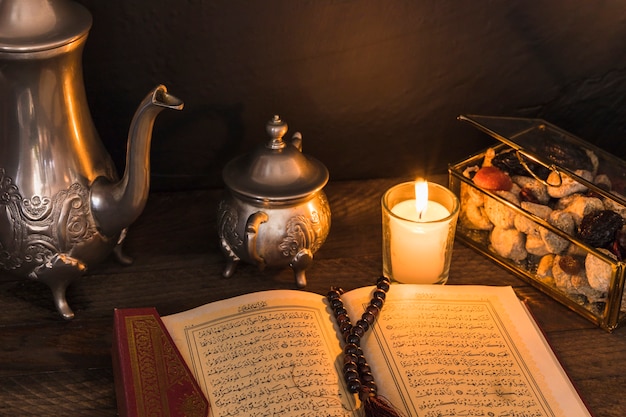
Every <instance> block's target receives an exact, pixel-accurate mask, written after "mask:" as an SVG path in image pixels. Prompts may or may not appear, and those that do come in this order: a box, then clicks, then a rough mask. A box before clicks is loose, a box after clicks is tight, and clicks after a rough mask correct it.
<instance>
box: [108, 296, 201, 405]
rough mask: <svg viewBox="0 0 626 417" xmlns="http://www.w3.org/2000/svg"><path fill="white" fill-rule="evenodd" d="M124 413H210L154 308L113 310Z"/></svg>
mask: <svg viewBox="0 0 626 417" xmlns="http://www.w3.org/2000/svg"><path fill="white" fill-rule="evenodd" d="M112 360H113V371H114V377H115V390H116V396H117V405H118V411H119V415H120V416H121V417H153V416H163V417H206V416H207V415H208V414H209V403H208V401H207V400H206V397H205V396H204V394H203V393H202V391H201V390H200V387H199V386H198V384H197V382H196V380H195V379H194V377H193V375H192V374H191V371H190V370H189V368H188V367H187V364H185V361H184V360H183V358H182V356H181V355H180V352H179V351H178V349H177V348H176V345H174V342H173V341H172V338H171V337H170V335H169V333H168V332H167V330H166V328H165V326H164V325H163V322H162V321H161V317H160V316H159V313H158V312H157V311H156V309H155V308H127V309H115V311H114V326H113V348H112Z"/></svg>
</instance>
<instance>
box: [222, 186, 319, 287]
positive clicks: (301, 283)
mask: <svg viewBox="0 0 626 417" xmlns="http://www.w3.org/2000/svg"><path fill="white" fill-rule="evenodd" d="M330 225H331V214H330V206H329V204H328V200H327V198H326V195H325V194H324V192H323V191H318V192H317V193H315V195H313V196H312V198H310V199H309V200H308V201H307V202H306V204H295V205H290V206H287V207H284V206H281V207H277V208H269V207H263V206H262V205H256V204H252V203H250V202H247V203H246V202H242V201H238V200H237V199H236V198H234V197H233V196H232V195H230V196H227V197H225V199H224V200H222V201H221V202H220V205H219V208H218V235H219V238H220V246H221V248H222V251H223V253H224V254H225V255H226V257H227V259H228V262H227V266H226V268H225V269H224V273H223V275H224V276H225V277H230V276H232V274H233V273H234V271H235V268H236V265H237V263H238V262H239V261H241V260H243V261H244V262H247V263H250V264H254V265H257V266H258V267H259V268H260V269H264V268H265V267H267V266H270V267H287V266H288V267H291V268H292V269H293V271H294V277H295V280H296V285H297V286H298V287H299V288H303V287H305V286H306V275H305V271H306V269H307V268H308V267H309V266H310V265H311V263H312V262H313V255H314V254H315V253H316V252H317V251H318V249H319V248H320V247H321V246H322V245H323V243H324V242H325V241H326V238H327V236H328V233H329V231H330Z"/></svg>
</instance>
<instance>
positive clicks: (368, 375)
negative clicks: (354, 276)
mask: <svg viewBox="0 0 626 417" xmlns="http://www.w3.org/2000/svg"><path fill="white" fill-rule="evenodd" d="M390 284H391V282H390V281H389V278H387V277H380V278H378V280H377V281H376V290H374V293H373V294H372V299H371V300H370V303H369V305H368V306H367V307H366V309H365V312H363V315H362V316H361V318H360V319H359V320H357V322H356V324H355V325H354V326H353V325H352V323H350V317H348V314H347V311H346V309H345V308H344V306H343V301H342V300H341V294H343V292H344V291H343V290H342V289H341V288H337V287H332V288H331V289H330V291H329V292H328V294H327V295H326V298H327V299H328V302H329V304H330V307H331V308H332V309H333V313H334V315H335V320H336V321H337V324H338V326H339V329H340V331H341V333H342V335H343V338H344V341H345V346H344V348H343V353H344V357H343V376H344V378H345V380H346V384H347V385H348V389H349V390H350V392H352V393H353V394H359V397H360V398H361V400H364V399H366V398H370V397H376V395H377V386H376V382H374V377H373V376H372V370H371V368H370V366H369V364H368V363H367V360H366V359H365V355H364V354H363V351H362V350H361V337H362V336H363V335H364V334H365V332H367V331H368V329H369V328H370V327H372V325H373V324H374V321H376V317H378V314H379V313H380V310H381V309H382V308H383V304H384V303H385V297H386V296H387V291H389V286H390Z"/></svg>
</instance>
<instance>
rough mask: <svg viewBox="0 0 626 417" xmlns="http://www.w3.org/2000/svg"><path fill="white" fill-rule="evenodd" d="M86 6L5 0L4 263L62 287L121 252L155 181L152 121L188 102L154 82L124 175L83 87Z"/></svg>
mask: <svg viewBox="0 0 626 417" xmlns="http://www.w3.org/2000/svg"><path fill="white" fill-rule="evenodd" d="M91 24H92V18H91V14H90V13H89V11H87V9H85V8H84V7H83V6H81V5H80V4H78V3H74V2H71V1H67V0H55V1H51V0H0V126H1V129H0V269H2V270H5V271H9V272H11V273H14V274H17V275H18V276H22V277H25V278H29V279H33V280H36V281H40V282H43V283H45V284H47V285H48V286H49V287H50V289H51V290H52V293H53V298H54V301H55V306H56V308H57V310H58V311H59V313H60V314H61V315H62V316H63V317H64V318H66V319H71V318H72V317H74V312H73V311H72V309H71V308H70V307H69V305H68V303H67V300H66V295H65V293H66V288H67V286H68V285H69V284H71V283H72V282H73V281H74V280H75V279H76V278H77V277H80V276H81V275H83V274H84V273H85V272H86V271H87V269H88V267H89V266H90V265H92V264H94V263H96V262H100V261H102V260H103V259H104V258H105V257H107V256H108V255H109V254H111V253H115V254H116V255H117V256H118V259H119V260H120V261H123V262H129V261H130V260H129V258H127V257H125V256H124V255H123V254H122V252H121V243H122V241H123V239H124V237H125V235H126V228H127V227H128V226H129V225H130V224H131V223H132V222H134V221H135V219H136V218H137V217H138V216H139V215H140V214H141V212H142V211H143V209H144V206H145V203H146V200H147V197H148V191H149V186H150V174H149V169H150V163H149V152H150V142H151V137H152V129H153V125H154V120H155V118H156V116H157V114H159V113H160V112H161V110H163V109H166V108H169V109H182V107H183V103H182V101H180V100H179V99H178V98H176V97H174V96H172V95H170V94H169V93H168V92H167V89H166V88H165V87H164V86H157V87H156V88H155V89H153V90H152V91H151V92H150V93H149V94H148V95H147V96H146V97H145V99H144V100H143V101H142V102H141V104H140V105H139V108H138V109H137V111H136V113H135V115H134V117H133V119H132V122H131V126H130V131H129V134H128V149H127V155H126V167H125V171H124V174H123V176H122V178H121V179H120V178H119V177H118V175H117V173H116V170H115V167H114V164H113V162H112V160H111V158H110V156H109V154H108V153H107V152H106V150H105V148H104V146H103V144H102V143H101V142H100V139H99V137H98V134H97V132H96V130H95V127H94V125H93V121H92V119H91V115H90V113H89V109H88V107H87V100H86V96H85V89H84V86H83V77H82V67H81V57H82V51H83V47H84V44H85V40H86V39H87V35H88V32H89V30H90V28H91Z"/></svg>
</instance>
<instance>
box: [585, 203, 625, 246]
mask: <svg viewBox="0 0 626 417" xmlns="http://www.w3.org/2000/svg"><path fill="white" fill-rule="evenodd" d="M622 226H624V219H623V218H622V216H620V215H619V214H618V213H616V212H614V211H612V210H601V211H597V212H594V213H590V214H587V215H586V216H585V217H583V219H582V221H581V222H580V227H579V228H578V236H579V237H580V239H581V240H582V241H583V242H585V243H586V244H588V245H589V246H593V247H594V248H606V247H608V246H609V245H611V243H613V241H614V240H615V238H616V237H617V232H618V231H619V230H621V229H622Z"/></svg>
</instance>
